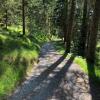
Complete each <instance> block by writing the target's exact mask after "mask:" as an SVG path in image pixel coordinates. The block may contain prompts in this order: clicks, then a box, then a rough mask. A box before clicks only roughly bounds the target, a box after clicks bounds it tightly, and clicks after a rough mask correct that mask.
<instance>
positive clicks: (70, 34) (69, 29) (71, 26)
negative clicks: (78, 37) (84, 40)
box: [66, 0, 76, 53]
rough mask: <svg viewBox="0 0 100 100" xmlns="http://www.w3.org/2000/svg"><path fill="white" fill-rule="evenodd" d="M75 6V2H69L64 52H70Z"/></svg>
mask: <svg viewBox="0 0 100 100" xmlns="http://www.w3.org/2000/svg"><path fill="white" fill-rule="evenodd" d="M75 5H76V0H72V2H71V10H70V14H69V20H68V30H67V34H66V38H67V40H66V52H67V53H68V52H70V47H71V36H72V28H73V21H74V14H75Z"/></svg>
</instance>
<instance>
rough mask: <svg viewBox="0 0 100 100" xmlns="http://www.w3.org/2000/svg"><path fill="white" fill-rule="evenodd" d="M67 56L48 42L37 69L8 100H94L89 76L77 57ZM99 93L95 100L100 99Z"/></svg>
mask: <svg viewBox="0 0 100 100" xmlns="http://www.w3.org/2000/svg"><path fill="white" fill-rule="evenodd" d="M65 57H66V54H64V55H63V56H62V55H59V54H57V52H56V50H55V49H54V47H53V45H52V43H46V44H45V45H44V46H43V47H42V49H41V54H40V57H39V64H38V66H37V67H36V69H35V70H33V71H32V73H31V75H30V76H29V77H28V78H27V80H26V81H25V82H24V83H22V85H21V86H20V87H18V88H17V90H16V91H15V92H14V93H13V95H11V96H10V97H9V98H8V100H92V92H91V91H90V90H91V87H90V85H89V77H88V75H86V74H84V73H83V72H82V70H81V69H80V67H79V66H78V65H77V64H74V63H73V60H74V56H72V57H70V58H69V59H65ZM96 90H97V89H96ZM99 90H100V89H99ZM99 90H97V91H96V95H95V96H94V97H96V96H97V97H96V98H93V100H100V95H99V92H100V91H99ZM94 94H95V93H94Z"/></svg>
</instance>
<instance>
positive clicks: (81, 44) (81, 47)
mask: <svg viewBox="0 0 100 100" xmlns="http://www.w3.org/2000/svg"><path fill="white" fill-rule="evenodd" d="M87 11H88V7H87V0H84V7H83V19H82V25H81V34H80V37H79V46H78V48H79V55H80V56H83V57H84V56H85V48H86V37H87V27H88V18H87V17H88V12H87Z"/></svg>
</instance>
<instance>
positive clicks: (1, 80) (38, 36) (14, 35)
mask: <svg viewBox="0 0 100 100" xmlns="http://www.w3.org/2000/svg"><path fill="white" fill-rule="evenodd" d="M19 35H20V28H14V27H9V28H8V31H5V30H3V31H0V44H2V45H0V52H1V53H0V60H1V61H0V100H1V98H4V97H5V96H6V95H8V94H9V93H10V92H11V91H12V90H13V89H14V88H15V86H16V85H18V84H19V83H20V82H21V80H22V79H23V78H24V76H25V75H26V74H27V73H28V71H30V69H31V68H33V66H34V63H35V62H37V59H38V55H39V52H40V47H41V46H42V44H43V43H44V42H46V41H48V40H49V39H48V38H47V36H46V35H44V34H43V33H34V35H32V36H30V35H29V36H24V37H18V36H19Z"/></svg>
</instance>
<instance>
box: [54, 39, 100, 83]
mask: <svg viewBox="0 0 100 100" xmlns="http://www.w3.org/2000/svg"><path fill="white" fill-rule="evenodd" d="M53 43H54V46H55V48H56V50H57V51H58V53H59V54H63V53H64V51H65V48H64V45H63V42H62V41H55V42H53ZM99 50H100V45H97V51H98V52H96V53H97V54H98V56H97V57H96V58H97V59H96V63H95V65H93V64H92V65H93V66H92V65H91V64H88V63H87V61H86V59H85V58H82V57H81V56H76V57H75V59H74V63H76V64H78V65H80V67H81V68H82V70H83V71H84V72H86V73H87V74H91V77H92V78H93V79H94V80H95V81H97V82H98V81H100V56H99V55H100V51H99ZM69 56H70V54H68V56H67V57H69ZM89 67H90V68H89ZM93 68H94V69H93ZM94 72H95V75H96V78H94Z"/></svg>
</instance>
